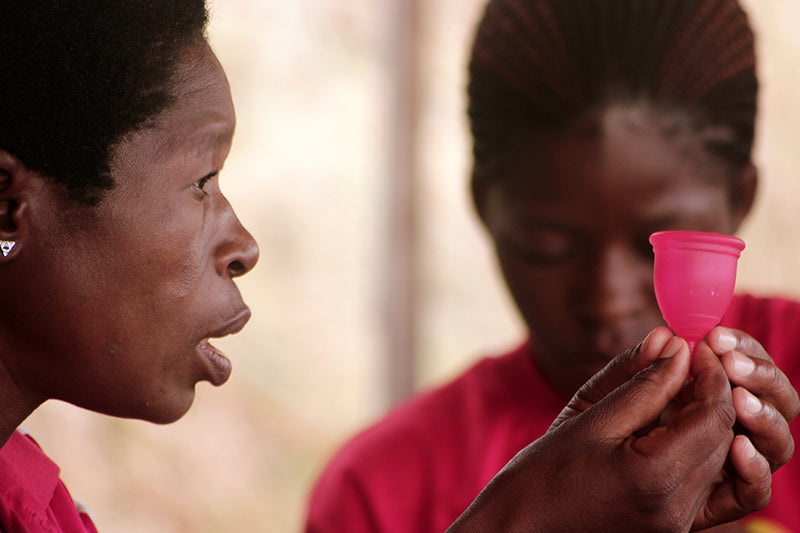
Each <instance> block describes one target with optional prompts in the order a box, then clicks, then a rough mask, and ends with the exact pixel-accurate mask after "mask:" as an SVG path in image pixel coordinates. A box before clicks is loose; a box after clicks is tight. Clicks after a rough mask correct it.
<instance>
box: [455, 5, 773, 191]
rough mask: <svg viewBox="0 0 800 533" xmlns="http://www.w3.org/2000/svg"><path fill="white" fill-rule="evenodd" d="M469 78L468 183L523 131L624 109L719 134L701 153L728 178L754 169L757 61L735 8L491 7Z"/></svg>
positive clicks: (484, 174) (487, 171)
mask: <svg viewBox="0 0 800 533" xmlns="http://www.w3.org/2000/svg"><path fill="white" fill-rule="evenodd" d="M469 74H470V78H469V85H468V93H469V117H470V125H471V127H472V135H473V140H474V145H473V153H474V167H473V174H472V179H473V185H474V184H475V182H476V181H484V180H491V179H493V178H494V177H495V176H494V174H495V170H496V169H497V167H496V165H495V159H496V158H497V156H498V154H499V153H501V152H502V151H503V147H504V146H506V145H507V143H508V141H509V138H510V137H513V136H514V135H516V134H518V133H519V132H520V131H524V130H527V129H533V130H536V129H545V128H557V127H559V126H565V125H567V124H569V122H570V121H571V120H573V119H577V118H579V117H580V116H581V114H583V113H586V112H587V111H590V110H591V109H593V108H594V109H595V110H596V109H598V108H602V107H603V106H607V105H611V104H615V103H625V99H629V100H631V101H645V102H648V103H650V104H653V105H654V106H656V108H657V109H672V110H681V111H685V112H688V113H690V114H691V116H692V117H693V119H694V122H693V124H694V125H695V126H696V127H697V128H706V127H714V128H723V129H724V130H725V131H726V132H729V134H730V135H728V137H727V138H726V139H722V140H720V139H719V138H718V137H719V136H717V137H716V138H715V139H713V140H707V141H706V143H705V147H706V149H707V150H708V151H709V152H710V153H713V154H715V155H717V156H719V157H720V158H722V160H724V161H726V162H729V163H730V164H731V165H733V167H734V168H740V167H741V166H743V165H746V164H748V163H750V160H751V152H752V146H753V140H754V131H755V116H756V104H757V93H758V79H757V76H756V55H755V45H754V35H753V31H752V29H751V27H750V24H749V21H748V18H747V15H746V13H745V12H744V11H743V10H742V8H741V6H740V5H739V3H738V2H737V0H490V1H489V2H488V4H487V6H486V10H485V12H484V15H483V17H482V19H481V21H480V23H479V25H478V29H477V32H476V35H475V41H474V44H473V47H472V54H471V58H470V64H469ZM615 99H617V100H616V101H614V100H615Z"/></svg>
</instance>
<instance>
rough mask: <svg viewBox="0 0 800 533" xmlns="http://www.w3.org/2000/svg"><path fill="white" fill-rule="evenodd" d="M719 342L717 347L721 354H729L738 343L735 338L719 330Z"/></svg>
mask: <svg viewBox="0 0 800 533" xmlns="http://www.w3.org/2000/svg"><path fill="white" fill-rule="evenodd" d="M717 340H718V341H719V347H720V349H721V350H722V351H723V352H730V351H731V350H734V349H736V345H737V344H738V342H737V341H736V336H735V335H734V334H733V333H731V332H729V331H725V330H721V331H720V332H719V335H718V337H717Z"/></svg>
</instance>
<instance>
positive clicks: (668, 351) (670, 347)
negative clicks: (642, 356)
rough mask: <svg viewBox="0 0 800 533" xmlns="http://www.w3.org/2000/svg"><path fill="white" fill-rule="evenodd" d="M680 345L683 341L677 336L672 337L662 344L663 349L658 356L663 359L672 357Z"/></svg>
mask: <svg viewBox="0 0 800 533" xmlns="http://www.w3.org/2000/svg"><path fill="white" fill-rule="evenodd" d="M681 346H683V342H682V341H681V339H680V338H678V337H672V339H670V341H669V342H668V343H667V345H666V346H664V349H663V350H661V355H660V356H659V357H661V358H665V359H666V358H669V357H672V356H674V355H675V354H676V353H678V351H679V350H680V349H681Z"/></svg>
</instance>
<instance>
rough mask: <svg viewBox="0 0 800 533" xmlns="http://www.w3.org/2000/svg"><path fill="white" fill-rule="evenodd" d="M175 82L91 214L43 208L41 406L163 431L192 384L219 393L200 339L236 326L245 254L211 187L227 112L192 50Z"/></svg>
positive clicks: (227, 136)
mask: <svg viewBox="0 0 800 533" xmlns="http://www.w3.org/2000/svg"><path fill="white" fill-rule="evenodd" d="M177 79H178V81H177V85H176V86H177V100H176V101H175V102H174V104H173V105H172V106H171V107H170V108H168V109H167V110H166V111H164V112H163V113H162V114H161V115H159V116H157V117H156V118H155V120H154V122H152V123H148V124H147V127H145V128H144V129H142V130H140V131H136V132H133V133H131V134H129V135H127V136H125V137H124V138H123V139H122V141H121V142H120V143H119V145H118V146H117V147H116V148H115V149H114V151H113V154H112V158H111V172H112V175H113V178H114V180H115V182H116V186H115V188H114V189H112V190H110V191H108V192H107V193H106V195H105V196H104V198H103V200H102V201H101V203H100V204H99V205H98V206H97V207H93V208H89V207H82V206H81V207H74V208H71V209H68V210H67V211H63V209H62V210H61V211H60V212H58V211H56V210H57V209H61V208H63V200H60V204H59V203H58V201H57V200H55V199H53V206H52V209H50V212H52V213H54V215H53V216H52V220H49V221H47V227H48V228H49V230H51V231H50V233H49V234H48V235H46V237H44V238H46V240H47V242H45V243H44V245H43V246H42V249H43V250H45V254H46V257H43V258H42V260H41V264H42V265H43V266H42V272H41V273H39V274H38V278H39V280H40V283H37V284H36V286H35V287H32V293H31V298H32V300H31V302H32V304H31V305H32V306H38V308H39V309H40V311H41V313H40V317H39V322H38V324H37V325H36V326H35V327H34V328H31V329H32V331H31V335H32V336H34V337H36V340H35V344H36V345H35V347H34V349H33V350H32V355H33V357H30V358H29V368H27V369H26V370H27V371H28V372H29V373H30V376H29V377H28V381H29V382H30V383H31V384H32V385H31V386H32V387H34V388H36V389H37V390H38V392H40V393H41V394H42V395H45V396H46V397H56V398H59V399H63V400H66V401H70V402H72V403H75V404H78V405H81V406H83V407H87V408H90V409H93V410H96V411H100V412H104V413H107V414H111V415H115V416H124V417H136V418H143V419H147V420H151V421H155V422H170V421H173V420H175V419H177V418H179V417H180V416H182V415H183V414H184V413H185V412H186V410H187V409H188V408H189V406H190V405H191V403H192V400H193V398H194V387H195V384H196V383H197V382H198V381H204V380H205V381H210V382H211V383H213V384H215V385H220V384H222V383H224V382H225V381H226V380H227V378H228V376H229V374H230V370H231V368H230V362H229V361H228V360H227V359H226V358H225V357H224V356H223V355H222V354H220V353H219V352H217V351H216V350H215V349H214V348H213V347H211V345H210V344H208V342H207V339H209V338H212V337H220V336H224V335H227V334H230V333H233V332H235V331H238V330H239V329H241V328H242V327H243V326H244V325H245V323H246V321H247V320H248V318H249V316H250V313H249V310H248V309H247V307H246V306H245V304H244V303H243V301H242V298H241V296H240V294H239V291H238V289H237V287H236V285H235V284H234V281H233V278H234V277H236V276H239V275H241V274H244V273H245V272H247V271H248V270H250V269H251V268H252V267H253V266H254V264H255V263H256V260H257V258H258V248H257V246H256V243H255V241H254V240H253V238H252V237H251V236H250V234H249V233H248V232H247V231H246V230H245V229H244V228H243V227H242V225H241V224H240V222H239V220H238V219H237V217H236V215H235V214H234V211H233V209H232V208H231V206H230V204H228V202H227V200H226V198H225V197H224V196H223V195H222V193H221V192H220V184H219V173H220V171H221V169H222V167H223V164H224V162H225V159H226V157H227V155H228V152H229V150H230V147H231V140H232V135H233V131H234V125H235V116H234V110H233V104H232V101H231V94H230V89H229V87H228V82H227V80H226V78H225V75H224V73H223V71H222V68H221V67H220V65H219V64H218V62H217V60H216V58H215V57H214V55H213V53H212V52H211V50H210V48H209V47H208V46H207V45H206V44H205V43H203V44H200V45H197V46H195V47H193V48H192V49H191V51H190V52H188V53H187V54H186V55H185V56H184V57H183V59H182V61H181V62H180V63H179V65H178V78H177ZM43 201H44V200H43ZM26 364H28V363H26Z"/></svg>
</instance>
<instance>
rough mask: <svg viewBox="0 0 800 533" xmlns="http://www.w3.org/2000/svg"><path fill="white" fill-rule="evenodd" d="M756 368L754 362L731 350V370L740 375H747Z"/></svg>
mask: <svg viewBox="0 0 800 533" xmlns="http://www.w3.org/2000/svg"><path fill="white" fill-rule="evenodd" d="M755 369H756V363H755V361H753V360H752V359H750V358H749V357H747V356H746V355H744V354H741V353H739V352H733V371H734V372H736V374H737V375H738V376H740V377H744V376H749V375H750V374H752V372H753V370H755Z"/></svg>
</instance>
